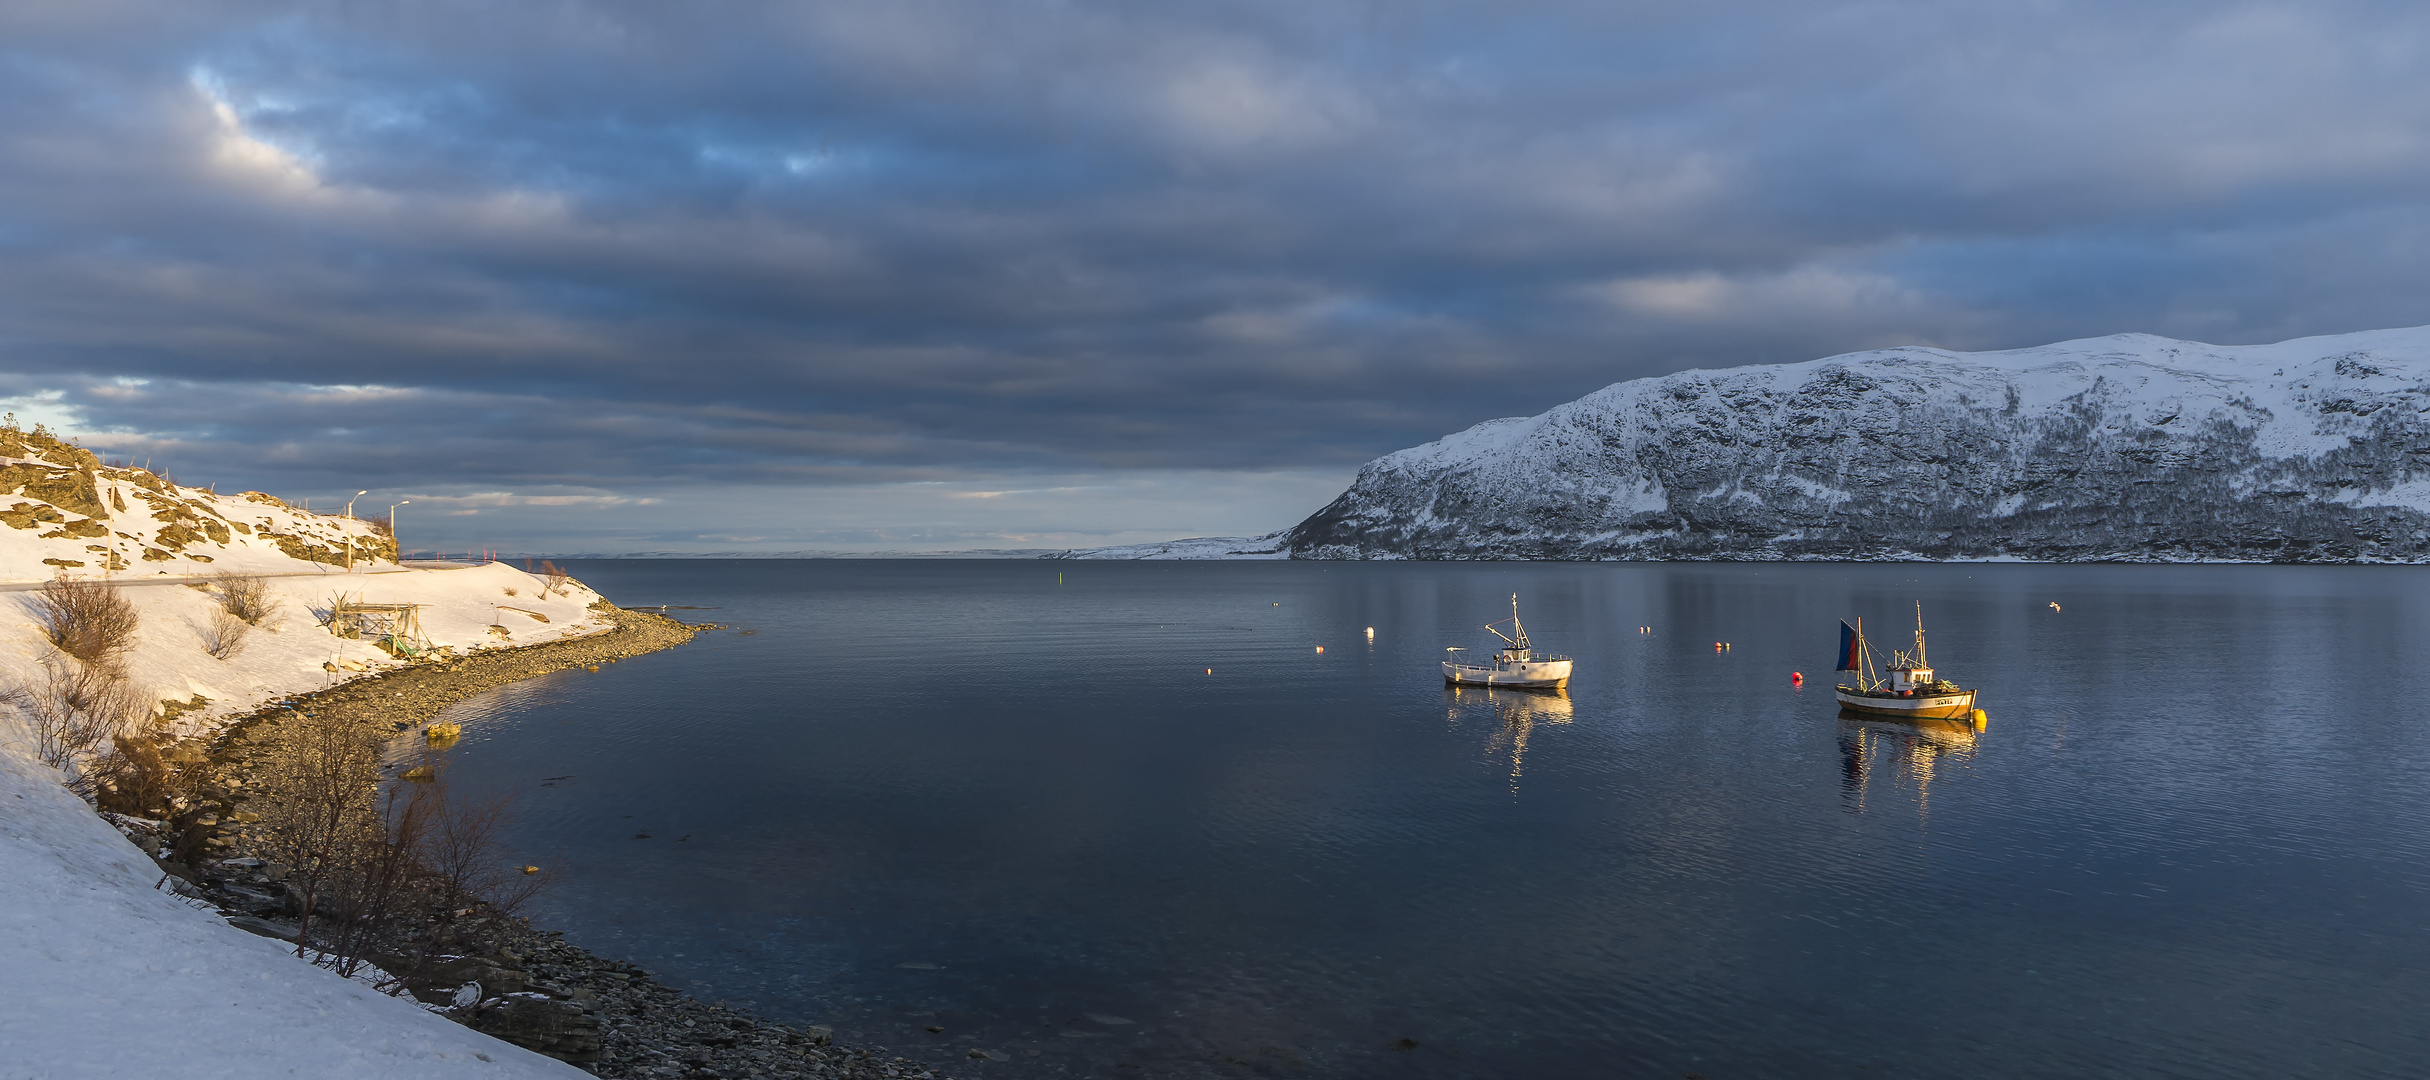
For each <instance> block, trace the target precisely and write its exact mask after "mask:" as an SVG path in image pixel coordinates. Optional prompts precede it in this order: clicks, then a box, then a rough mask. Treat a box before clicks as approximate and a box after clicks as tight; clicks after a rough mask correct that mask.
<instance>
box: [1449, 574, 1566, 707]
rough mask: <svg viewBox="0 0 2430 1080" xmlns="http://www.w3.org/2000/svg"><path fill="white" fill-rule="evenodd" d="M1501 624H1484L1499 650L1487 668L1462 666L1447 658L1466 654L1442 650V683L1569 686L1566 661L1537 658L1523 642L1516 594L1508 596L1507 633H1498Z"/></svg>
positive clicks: (1533, 687)
mask: <svg viewBox="0 0 2430 1080" xmlns="http://www.w3.org/2000/svg"><path fill="white" fill-rule="evenodd" d="M1501 625H1502V624H1501V623H1498V622H1492V623H1486V624H1485V629H1486V630H1487V631H1488V632H1490V633H1491V634H1493V636H1495V637H1498V638H1501V639H1502V645H1503V647H1502V648H1501V649H1500V650H1498V651H1496V652H1495V653H1494V654H1493V662H1492V663H1490V664H1463V663H1460V662H1459V661H1458V660H1456V659H1453V658H1451V656H1450V654H1452V653H1457V652H1466V651H1467V650H1465V649H1462V648H1460V647H1459V646H1456V645H1454V646H1452V647H1451V648H1448V649H1445V650H1443V652H1444V654H1445V655H1444V660H1443V681H1444V682H1447V683H1450V684H1451V685H1453V686H1510V687H1517V688H1520V689H1530V690H1559V689H1562V688H1563V687H1566V686H1568V685H1569V657H1566V656H1537V655H1536V653H1535V648H1534V647H1533V646H1532V645H1530V644H1529V643H1528V641H1527V628H1526V627H1525V626H1521V625H1519V594H1517V593H1512V594H1510V632H1509V633H1507V634H1505V633H1503V632H1502V631H1501V629H1500V628H1501Z"/></svg>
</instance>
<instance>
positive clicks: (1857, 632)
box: [1836, 603, 1983, 724]
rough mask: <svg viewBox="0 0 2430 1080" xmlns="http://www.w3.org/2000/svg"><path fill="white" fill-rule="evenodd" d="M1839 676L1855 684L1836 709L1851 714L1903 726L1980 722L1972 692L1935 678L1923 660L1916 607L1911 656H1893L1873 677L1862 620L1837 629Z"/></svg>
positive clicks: (1844, 688)
mask: <svg viewBox="0 0 2430 1080" xmlns="http://www.w3.org/2000/svg"><path fill="white" fill-rule="evenodd" d="M1839 670H1841V671H1845V672H1849V673H1850V675H1851V677H1852V681H1853V682H1854V683H1855V684H1856V685H1854V686H1849V685H1846V684H1841V685H1840V686H1838V687H1837V688H1836V689H1837V690H1838V691H1839V704H1840V707H1841V708H1843V709H1847V710H1848V711H1850V712H1858V713H1864V714H1866V715H1869V716H1893V717H1899V718H1902V719H1907V720H1972V721H1974V722H1976V723H1978V724H1979V723H1981V722H1982V721H1983V714H1982V712H1981V711H1980V710H1978V709H1976V708H1975V707H1974V691H1972V690H1968V689H1966V688H1964V687H1961V686H1959V685H1958V684H1956V683H1953V682H1949V681H1947V680H1944V679H1942V678H1940V677H1938V676H1936V675H1934V674H1933V671H1932V665H1931V664H1930V663H1929V662H1927V661H1926V659H1925V657H1924V605H1922V604H1920V603H1919V604H1917V605H1915V651H1914V652H1913V653H1904V652H1898V651H1895V650H1893V651H1892V652H1891V654H1890V664H1889V666H1888V667H1887V668H1885V669H1884V670H1883V671H1882V672H1881V674H1879V675H1877V674H1875V672H1874V667H1873V645H1872V643H1871V642H1868V641H1866V640H1865V620H1863V619H1861V618H1860V619H1858V620H1856V625H1855V626H1850V625H1848V624H1847V623H1846V622H1845V621H1843V622H1841V623H1840V624H1839Z"/></svg>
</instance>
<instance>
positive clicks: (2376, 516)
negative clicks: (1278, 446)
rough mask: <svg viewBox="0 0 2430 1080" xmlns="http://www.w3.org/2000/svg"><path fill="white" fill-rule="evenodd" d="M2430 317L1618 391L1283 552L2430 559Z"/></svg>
mask: <svg viewBox="0 0 2430 1080" xmlns="http://www.w3.org/2000/svg"><path fill="white" fill-rule="evenodd" d="M2425 413H2430V327H2424V328H2412V329H2400V330H2379V331H2370V332H2365V333H2355V334H2341V335H2336V336H2331V337H2315V338H2302V339H2297V340H2294V341H2287V342H2281V343H2279V344H2275V345H2251V346H2217V345H2204V344H2200V343H2196V342H2189V341H2176V340H2171V339H2167V338H2159V337H2153V336H2150V335H2146V334H2121V335H2117V336H2114V337H2104V338H2089V339H2085V340H2080V341H2067V342H2060V343H2058V344H2055V345H2045V346H2041V347H2038V348H2031V349H2017V350H2012V351H2007V352H1987V353H1954V352H1947V351H1943V350H1939V349H1926V348H1898V349H1882V350H1877V351H1873V352H1863V353H1851V354H1848V355H1845V356H1834V357H1829V358H1826V359H1821V360H1813V361H1808V362H1805V363H1798V364H1781V365H1766V366H1756V367H1744V368H1732V369H1729V370H1724V371H1683V372H1679V373H1676V374H1672V375H1666V376H1661V377H1658V378H1651V379H1638V380H1634V381H1630V382H1624V383H1618V384H1615V385H1612V386H1609V387H1606V388H1604V389H1602V390H1599V391H1596V392H1595V393H1592V394H1589V395H1587V396H1585V397H1583V398H1580V399H1578V400H1576V401H1573V402H1570V403H1568V404H1566V405H1561V406H1558V407H1556V408H1554V409H1552V410H1551V411H1548V412H1546V413H1544V414H1542V415H1540V416H1533V417H1525V418H1511V419H1502V420H1491V421H1487V422H1485V423H1482V424H1478V425H1477V426H1475V427H1472V428H1469V429H1468V430H1466V431H1462V432H1458V433H1456V434H1453V435H1449V436H1446V437H1444V438H1442V439H1438V440H1436V441H1434V442H1431V443H1427V444H1425V445H1423V446H1418V447H1413V448H1411V449H1408V450H1403V451H1400V452H1398V453H1394V454H1388V455H1386V456H1384V457H1382V458H1378V459H1376V460H1375V461H1373V462H1371V463H1369V464H1368V465H1367V466H1366V467H1365V468H1364V469H1362V470H1361V471H1360V473H1359V476H1358V479H1357V481H1356V482H1354V483H1353V484H1352V485H1351V487H1350V489H1349V490H1348V491H1346V492H1344V493H1343V494H1342V496H1341V497H1340V498H1338V499H1336V500H1334V502H1333V503H1332V504H1331V505H1329V506H1327V507H1325V508H1324V509H1323V510H1320V511H1318V512H1317V513H1316V514H1314V515H1312V516H1310V517H1309V518H1308V519H1307V520H1306V521H1303V522H1301V523H1300V524H1299V525H1298V526H1297V527H1295V528H1293V529H1291V530H1289V531H1288V533H1287V534H1285V536H1284V538H1283V547H1284V550H1286V551H1288V552H1289V553H1290V555H1291V556H1292V557H1294V558H1353V559H1374V558H1386V559H1390V558H1419V559H1480V558H1481V559H1498V558H1549V559H1902V558H1923V559H2053V560H2073V559H2134V560H2195V559H2223V560H2298V561H2419V560H2422V559H2425V558H2430V421H2426V420H2425V419H2424V416H2425Z"/></svg>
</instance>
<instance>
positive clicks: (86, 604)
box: [34, 577, 140, 667]
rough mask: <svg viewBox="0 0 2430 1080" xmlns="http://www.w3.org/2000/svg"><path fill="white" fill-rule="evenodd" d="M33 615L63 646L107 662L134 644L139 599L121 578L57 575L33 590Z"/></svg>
mask: <svg viewBox="0 0 2430 1080" xmlns="http://www.w3.org/2000/svg"><path fill="white" fill-rule="evenodd" d="M34 621H35V622H37V623H40V624H41V626H42V635H43V636H44V637H47V638H49V639H50V641H51V644H53V645H56V646H58V647H59V651H60V652H63V653H66V654H68V655H69V656H73V657H75V658H76V659H78V660H82V661H84V662H85V664H86V665H88V666H93V667H107V666H110V665H111V664H112V663H113V662H114V661H115V660H117V659H118V656H119V654H121V653H124V652H126V651H127V649H129V648H131V647H132V646H133V645H134V644H135V627H136V625H137V624H138V623H139V622H140V620H139V619H138V618H137V617H136V614H135V605H134V604H132V603H129V602H128V600H127V598H126V597H125V596H123V595H121V594H120V593H119V591H118V585H117V583H116V582H111V581H99V580H93V579H82V580H79V579H75V578H66V577H58V578H52V579H51V580H50V581H49V582H48V583H46V584H44V585H43V586H42V591H41V592H38V593H35V594H34Z"/></svg>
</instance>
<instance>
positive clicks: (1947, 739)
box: [1839, 709, 1983, 814]
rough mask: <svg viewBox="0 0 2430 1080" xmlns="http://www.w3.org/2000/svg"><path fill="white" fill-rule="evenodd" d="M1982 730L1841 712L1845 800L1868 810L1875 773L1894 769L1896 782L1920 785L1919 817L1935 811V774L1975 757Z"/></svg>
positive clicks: (1854, 808) (1856, 810)
mask: <svg viewBox="0 0 2430 1080" xmlns="http://www.w3.org/2000/svg"><path fill="white" fill-rule="evenodd" d="M1982 737H1983V733H1982V730H1981V729H1980V728H1977V727H1975V726H1974V723H1973V722H1972V721H1970V720H1931V719H1921V718H1919V719H1914V720H1894V719H1887V718H1884V717H1878V716H1869V715H1866V714H1863V713H1859V712H1854V711H1852V710H1846V709H1843V710H1841V711H1840V714H1839V768H1840V778H1839V787H1840V799H1841V802H1842V804H1843V808H1844V809H1846V810H1847V811H1848V812H1849V813H1852V814H1861V813H1864V812H1865V796H1866V795H1867V793H1868V789H1869V788H1870V786H1871V784H1872V780H1873V773H1874V770H1875V769H1877V768H1882V767H1885V766H1887V767H1889V768H1890V769H1892V774H1891V779H1890V780H1888V781H1885V782H1896V781H1897V780H1899V779H1903V778H1912V779H1913V780H1914V782H1915V794H1916V808H1917V812H1918V813H1925V812H1929V811H1930V810H1931V809H1932V775H1933V771H1934V770H1935V769H1937V768H1940V767H1941V766H1942V765H1943V764H1948V765H1951V766H1961V765H1963V764H1964V763H1965V762H1966V761H1967V760H1968V759H1970V758H1972V757H1973V756H1974V747H1975V742H1976V740H1979V739H1981V738H1982Z"/></svg>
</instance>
